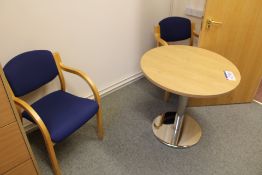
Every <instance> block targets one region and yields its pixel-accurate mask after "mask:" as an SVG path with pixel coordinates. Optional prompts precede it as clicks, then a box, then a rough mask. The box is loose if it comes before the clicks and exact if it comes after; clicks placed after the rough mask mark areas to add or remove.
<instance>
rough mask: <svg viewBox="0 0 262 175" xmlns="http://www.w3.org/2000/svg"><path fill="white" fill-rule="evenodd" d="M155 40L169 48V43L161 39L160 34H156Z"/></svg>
mask: <svg viewBox="0 0 262 175" xmlns="http://www.w3.org/2000/svg"><path fill="white" fill-rule="evenodd" d="M155 39H156V41H157V42H158V43H160V44H161V45H162V46H168V43H167V42H166V41H165V40H163V39H162V38H160V36H159V35H158V34H155Z"/></svg>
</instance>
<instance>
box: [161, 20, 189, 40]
mask: <svg viewBox="0 0 262 175" xmlns="http://www.w3.org/2000/svg"><path fill="white" fill-rule="evenodd" d="M159 26H160V35H161V38H162V39H163V40H165V41H167V42H172V41H180V40H185V39H188V38H190V37H191V21H190V20H189V19H187V18H182V17H168V18H165V19H163V20H162V21H160V22H159Z"/></svg>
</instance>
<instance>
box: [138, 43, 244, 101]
mask: <svg viewBox="0 0 262 175" xmlns="http://www.w3.org/2000/svg"><path fill="white" fill-rule="evenodd" d="M141 68H142V70H143V72H144V74H145V76H146V77H147V78H148V79H149V80H150V81H151V82H152V83H154V84H155V85H157V86H158V87H160V88H162V89H164V90H166V91H169V92H172V93H175V94H179V95H183V96H187V97H202V98H204V97H210V96H217V95H221V94H225V93H227V92H230V91H231V90H233V89H235V88H236V87H237V86H238V84H239V83H240V79H241V76H240V73H239V71H238V69H237V68H236V66H235V65H234V64H233V63H232V62H230V61H229V60H227V59H226V58H224V57H223V56H221V55H219V54H217V53H214V52H211V51H208V50H205V49H202V48H197V47H192V46H183V45H176V46H174V45H172V46H162V47H158V48H155V49H152V50H150V51H148V52H146V53H145V54H144V55H143V57H142V59H141ZM225 70H228V71H232V72H233V73H234V75H235V77H236V80H235V81H229V80H227V79H226V77H225V75H224V71H225Z"/></svg>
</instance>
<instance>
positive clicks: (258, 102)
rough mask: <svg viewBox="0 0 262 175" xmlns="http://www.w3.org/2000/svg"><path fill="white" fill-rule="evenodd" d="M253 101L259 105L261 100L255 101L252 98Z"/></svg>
mask: <svg viewBox="0 0 262 175" xmlns="http://www.w3.org/2000/svg"><path fill="white" fill-rule="evenodd" d="M253 101H254V102H255V103H257V104H260V105H262V102H260V101H257V100H253Z"/></svg>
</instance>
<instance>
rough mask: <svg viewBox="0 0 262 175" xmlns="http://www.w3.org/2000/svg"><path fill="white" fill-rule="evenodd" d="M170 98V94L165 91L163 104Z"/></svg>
mask: <svg viewBox="0 0 262 175" xmlns="http://www.w3.org/2000/svg"><path fill="white" fill-rule="evenodd" d="M170 96H171V93H170V92H167V91H165V95H164V101H165V102H168V101H169V98H170Z"/></svg>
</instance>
